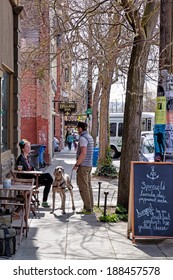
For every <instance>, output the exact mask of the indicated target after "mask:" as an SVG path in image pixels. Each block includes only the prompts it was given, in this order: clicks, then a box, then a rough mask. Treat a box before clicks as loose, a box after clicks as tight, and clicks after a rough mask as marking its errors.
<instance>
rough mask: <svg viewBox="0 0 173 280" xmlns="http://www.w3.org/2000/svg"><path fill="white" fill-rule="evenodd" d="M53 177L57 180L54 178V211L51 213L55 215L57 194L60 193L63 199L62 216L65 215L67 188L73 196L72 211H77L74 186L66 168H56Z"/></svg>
mask: <svg viewBox="0 0 173 280" xmlns="http://www.w3.org/2000/svg"><path fill="white" fill-rule="evenodd" d="M53 175H54V177H55V178H54V181H53V185H52V210H51V212H50V213H54V210H55V195H56V193H59V194H60V197H61V209H62V214H65V200H66V194H65V189H66V188H68V190H69V192H70V195H71V201H72V210H75V205H74V199H73V191H72V190H73V186H72V184H71V181H70V177H69V175H68V174H66V173H65V171H64V168H63V167H62V166H57V167H56V168H55V171H54V173H53Z"/></svg>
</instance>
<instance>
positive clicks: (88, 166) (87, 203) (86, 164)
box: [73, 122, 94, 214]
mask: <svg viewBox="0 0 173 280" xmlns="http://www.w3.org/2000/svg"><path fill="white" fill-rule="evenodd" d="M77 129H78V133H79V136H80V137H79V142H78V149H77V155H76V158H77V161H76V164H75V166H74V167H73V169H74V170H77V185H78V187H79V192H80V196H81V198H82V201H83V203H84V208H83V210H82V211H81V212H79V214H81V213H83V214H91V213H92V211H93V204H94V203H93V191H92V186H91V171H92V161H93V148H94V141H93V138H92V136H91V135H90V134H89V133H88V132H87V124H86V123H84V122H78V125H77Z"/></svg>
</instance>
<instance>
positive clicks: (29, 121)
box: [20, 71, 50, 162]
mask: <svg viewBox="0 0 173 280" xmlns="http://www.w3.org/2000/svg"><path fill="white" fill-rule="evenodd" d="M48 93H49V84H48V83H47V82H44V81H39V80H36V78H35V76H34V73H33V72H31V71H27V72H26V73H25V75H24V76H23V79H22V88H21V98H20V102H21V139H22V138H26V139H28V141H30V142H31V144H40V145H46V147H47V148H46V151H45V160H46V162H48V159H49V151H48V131H49V127H48V124H49V117H50V112H49V98H48V96H47V95H48Z"/></svg>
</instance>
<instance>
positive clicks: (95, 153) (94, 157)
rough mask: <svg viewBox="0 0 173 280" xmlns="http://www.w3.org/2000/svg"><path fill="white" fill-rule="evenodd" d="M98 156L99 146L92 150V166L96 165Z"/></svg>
mask: <svg viewBox="0 0 173 280" xmlns="http://www.w3.org/2000/svg"><path fill="white" fill-rule="evenodd" d="M98 157H99V148H94V151H93V167H96V166H97V161H98Z"/></svg>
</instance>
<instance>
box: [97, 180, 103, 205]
mask: <svg viewBox="0 0 173 280" xmlns="http://www.w3.org/2000/svg"><path fill="white" fill-rule="evenodd" d="M98 184H99V190H98V203H97V206H98V207H100V189H101V184H102V182H98Z"/></svg>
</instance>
